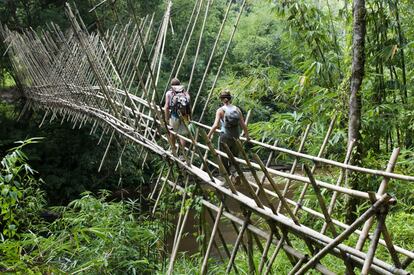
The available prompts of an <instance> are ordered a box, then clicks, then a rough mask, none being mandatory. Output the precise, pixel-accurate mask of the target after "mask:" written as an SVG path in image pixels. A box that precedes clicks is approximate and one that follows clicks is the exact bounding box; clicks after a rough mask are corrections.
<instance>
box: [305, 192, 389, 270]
mask: <svg viewBox="0 0 414 275" xmlns="http://www.w3.org/2000/svg"><path fill="white" fill-rule="evenodd" d="M390 199H391V197H390V196H389V195H388V194H384V195H383V196H381V198H380V199H379V200H377V201H376V202H375V204H374V205H372V206H371V207H370V208H369V209H368V210H367V211H365V212H364V213H363V214H362V215H361V216H360V217H359V218H358V219H356V220H355V221H354V222H353V223H352V224H351V225H350V226H349V228H348V229H346V230H345V231H343V232H342V233H341V234H339V235H338V236H337V237H336V238H335V239H334V240H333V241H332V242H330V243H329V244H327V245H326V246H325V247H324V248H323V249H321V250H320V251H319V252H318V253H317V254H316V255H314V256H313V257H312V258H311V259H310V260H309V261H308V262H307V263H306V264H305V265H304V266H302V268H301V269H299V270H298V272H297V274H304V273H305V272H306V271H307V270H309V269H310V268H311V267H312V266H313V265H314V264H315V263H316V262H318V261H319V260H320V259H322V257H324V256H325V255H326V254H327V253H329V252H330V251H331V250H332V249H334V248H335V247H336V246H337V245H338V244H340V243H342V242H343V241H344V240H346V239H347V238H348V237H349V236H350V235H351V234H352V233H353V232H354V231H355V230H356V229H357V228H358V226H360V225H361V224H362V223H364V222H365V221H366V220H368V219H369V218H370V217H372V216H373V215H375V212H376V211H378V208H379V207H381V206H383V205H384V204H386V203H387V202H388V201H389V200H390Z"/></svg>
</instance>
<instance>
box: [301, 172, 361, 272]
mask: <svg viewBox="0 0 414 275" xmlns="http://www.w3.org/2000/svg"><path fill="white" fill-rule="evenodd" d="M303 168H304V170H305V172H306V174H307V175H308V177H309V180H310V182H311V185H312V187H313V190H314V191H315V194H316V198H317V199H318V203H319V206H320V207H321V210H322V213H323V215H324V217H325V221H326V224H327V226H328V228H329V230H330V231H331V233H332V235H333V236H334V237H337V236H338V232H337V231H336V229H335V225H334V224H333V222H332V219H331V215H330V214H329V212H328V208H327V207H326V204H325V200H324V199H323V197H322V194H321V190H320V188H319V186H318V185H317V184H316V182H315V178H314V176H313V174H312V171H311V169H309V167H308V166H307V165H306V164H304V165H303ZM341 256H342V259H343V260H344V263H345V266H346V271H347V274H355V273H354V267H353V266H352V264H351V263H350V261H349V257H348V255H347V254H346V253H345V252H343V251H341Z"/></svg>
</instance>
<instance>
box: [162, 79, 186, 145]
mask: <svg viewBox="0 0 414 275" xmlns="http://www.w3.org/2000/svg"><path fill="white" fill-rule="evenodd" d="M164 114H165V120H166V121H167V122H168V123H169V125H170V126H171V127H172V129H173V130H174V131H175V132H176V133H177V134H180V135H188V131H187V127H186V126H185V125H184V123H188V122H189V121H190V118H191V106H190V94H189V93H188V92H187V90H186V89H185V87H184V86H183V85H181V83H180V80H178V78H173V79H172V80H171V87H170V89H169V90H168V91H167V93H166V95H165V105H164ZM171 139H172V142H173V144H175V135H171ZM180 143H181V145H182V146H185V140H184V139H182V138H180ZM174 150H175V148H174Z"/></svg>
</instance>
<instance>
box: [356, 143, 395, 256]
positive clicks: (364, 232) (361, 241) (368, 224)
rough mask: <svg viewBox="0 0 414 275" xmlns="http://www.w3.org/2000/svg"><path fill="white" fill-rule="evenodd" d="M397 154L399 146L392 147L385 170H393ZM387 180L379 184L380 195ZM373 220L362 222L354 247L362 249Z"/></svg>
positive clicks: (384, 188)
mask: <svg viewBox="0 0 414 275" xmlns="http://www.w3.org/2000/svg"><path fill="white" fill-rule="evenodd" d="M399 154H400V148H396V149H394V151H393V152H392V154H391V157H390V160H389V161H388V164H387V168H386V170H385V171H386V172H392V171H393V170H394V166H395V163H396V162H397V158H398V155H399ZM388 181H389V178H384V179H383V180H382V181H381V184H380V186H379V188H378V191H377V195H380V196H381V195H383V194H384V193H385V190H386V189H387V186H388ZM373 221H374V220H373V219H368V220H367V222H366V223H365V224H364V228H363V229H362V233H361V235H360V237H359V239H358V242H357V245H356V247H355V248H356V249H358V250H362V248H363V247H364V243H365V240H366V239H367V236H368V233H369V230H370V229H371V226H372V223H373Z"/></svg>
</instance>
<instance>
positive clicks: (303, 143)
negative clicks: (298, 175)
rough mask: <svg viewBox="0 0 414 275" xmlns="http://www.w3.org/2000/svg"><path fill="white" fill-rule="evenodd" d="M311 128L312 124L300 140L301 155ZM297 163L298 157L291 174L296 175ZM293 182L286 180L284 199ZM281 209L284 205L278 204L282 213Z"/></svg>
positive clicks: (278, 210)
mask: <svg viewBox="0 0 414 275" xmlns="http://www.w3.org/2000/svg"><path fill="white" fill-rule="evenodd" d="M311 126H312V124H308V125H307V126H306V129H305V132H304V133H303V136H302V138H301V140H300V144H299V148H298V152H299V153H300V152H302V150H303V148H304V146H305V141H306V139H307V138H308V135H309V131H310V128H311ZM275 146H276V145H275ZM272 152H273V151H272ZM297 163H298V157H295V159H294V161H293V163H292V168H291V169H290V174H294V173H295V170H296V166H297ZM291 182H292V180H291V179H287V180H286V183H285V187H284V188H283V192H282V195H283V196H284V197H285V196H286V194H287V192H288V190H289V187H290V183H291ZM281 207H282V205H281V204H280V203H278V206H277V212H280V209H281Z"/></svg>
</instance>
